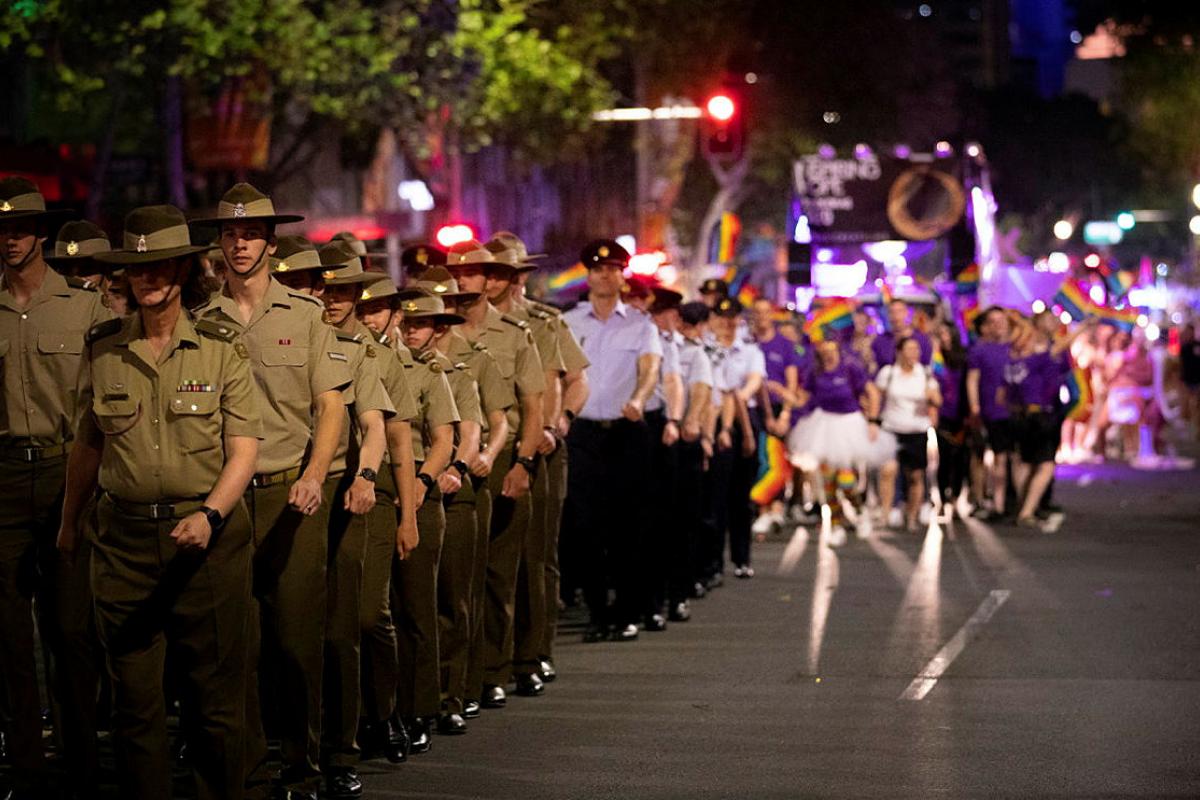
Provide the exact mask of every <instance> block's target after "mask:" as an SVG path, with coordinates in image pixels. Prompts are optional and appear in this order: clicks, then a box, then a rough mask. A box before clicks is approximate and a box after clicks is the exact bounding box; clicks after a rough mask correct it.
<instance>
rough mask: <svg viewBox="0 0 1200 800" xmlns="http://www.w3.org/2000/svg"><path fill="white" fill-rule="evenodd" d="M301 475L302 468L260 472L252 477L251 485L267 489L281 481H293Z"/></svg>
mask: <svg viewBox="0 0 1200 800" xmlns="http://www.w3.org/2000/svg"><path fill="white" fill-rule="evenodd" d="M299 477H300V468H299V467H292V468H291V469H281V470H279V472H260V473H258V474H257V475H255V476H254V477H253V478H251V479H250V485H251V486H253V487H254V488H255V489H265V488H267V487H268V486H275V485H277V484H280V483H291V482H292V481H294V480H296V479H297V478H299Z"/></svg>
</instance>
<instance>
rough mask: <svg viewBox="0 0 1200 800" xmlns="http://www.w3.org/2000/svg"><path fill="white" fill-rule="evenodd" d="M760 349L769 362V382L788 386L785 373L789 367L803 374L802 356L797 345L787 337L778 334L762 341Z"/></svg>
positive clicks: (759, 345) (759, 344)
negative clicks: (798, 352)
mask: <svg viewBox="0 0 1200 800" xmlns="http://www.w3.org/2000/svg"><path fill="white" fill-rule="evenodd" d="M758 349H759V350H762V354H763V358H764V359H766V362H767V380H769V381H776V382H777V383H782V384H783V385H784V386H787V378H786V377H785V376H784V372H785V371H786V370H787V368H788V367H796V368H797V369H799V370H800V372H803V370H802V369H800V367H801V364H800V356H799V355H797V353H796V343H795V342H793V341H792V340H791V339H789V338H787V337H786V336H784V335H782V334H780V333H778V332H776V333H775V335H774V336H772V337H771V339H770V340H769V341H762V340H760V341H759V343H758Z"/></svg>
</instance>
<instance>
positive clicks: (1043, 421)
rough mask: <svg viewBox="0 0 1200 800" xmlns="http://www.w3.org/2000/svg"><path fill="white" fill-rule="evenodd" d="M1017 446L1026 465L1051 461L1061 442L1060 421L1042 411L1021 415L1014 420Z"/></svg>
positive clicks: (1056, 416) (1055, 416)
mask: <svg viewBox="0 0 1200 800" xmlns="http://www.w3.org/2000/svg"><path fill="white" fill-rule="evenodd" d="M1016 429H1017V445H1018V447H1019V448H1020V454H1021V460H1022V461H1024V462H1025V463H1026V464H1045V463H1046V462H1047V461H1053V460H1054V456H1055V454H1057V453H1058V445H1059V443H1060V442H1061V441H1062V420H1061V419H1060V418H1059V416H1058V415H1057V414H1048V413H1046V412H1044V411H1037V412H1030V413H1026V414H1022V415H1021V416H1020V417H1018V418H1017V420H1016Z"/></svg>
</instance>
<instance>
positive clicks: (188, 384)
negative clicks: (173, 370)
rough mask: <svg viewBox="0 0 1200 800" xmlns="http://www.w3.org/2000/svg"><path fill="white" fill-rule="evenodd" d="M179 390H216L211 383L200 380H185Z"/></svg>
mask: <svg viewBox="0 0 1200 800" xmlns="http://www.w3.org/2000/svg"><path fill="white" fill-rule="evenodd" d="M175 391H177V392H213V391H216V390H215V389H214V388H213V385H212V384H211V383H201V382H200V381H184V382H183V383H181V384H179V388H177V389H176V390H175Z"/></svg>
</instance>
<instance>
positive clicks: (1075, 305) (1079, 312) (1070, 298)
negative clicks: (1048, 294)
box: [1054, 280, 1095, 322]
mask: <svg viewBox="0 0 1200 800" xmlns="http://www.w3.org/2000/svg"><path fill="white" fill-rule="evenodd" d="M1054 302H1055V303H1057V304H1058V305H1060V306H1062V307H1063V311H1066V312H1067V313H1068V314H1070V315H1071V319H1073V320H1075V321H1076V322H1081V321H1082V320H1083V319H1084V318H1085V317H1087V315H1088V314H1089V313H1092V311H1093V309H1095V306H1094V305H1093V304H1092V300H1091V298H1090V297H1088V296H1087V295H1086V294H1084V293H1083V290H1082V289H1080V288H1079V285H1078V284H1076V283H1075V282H1073V281H1069V280H1068V281H1066V282H1064V283H1063V285H1062V286H1061V287H1059V290H1058V293H1057V294H1055V295H1054Z"/></svg>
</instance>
